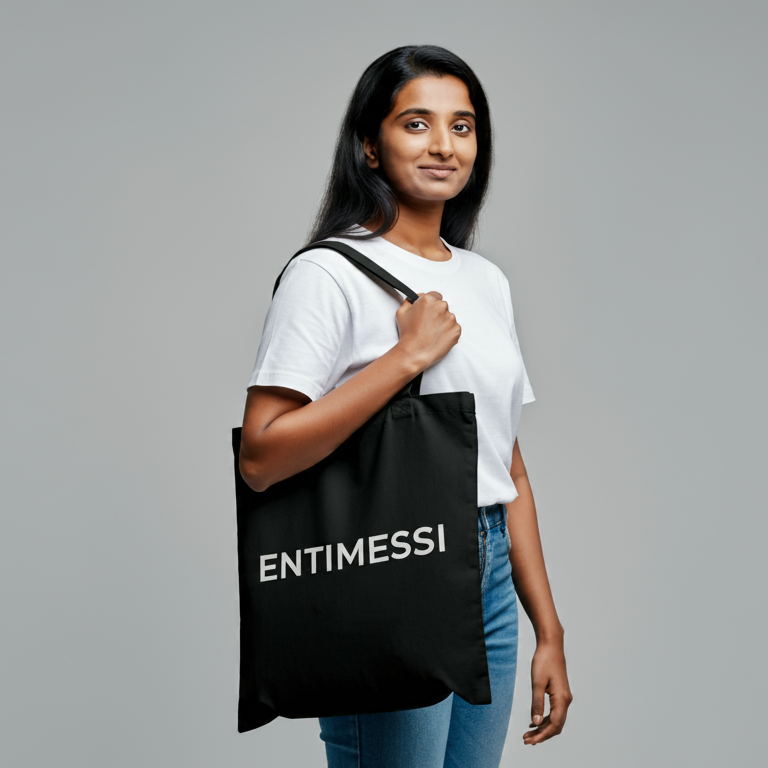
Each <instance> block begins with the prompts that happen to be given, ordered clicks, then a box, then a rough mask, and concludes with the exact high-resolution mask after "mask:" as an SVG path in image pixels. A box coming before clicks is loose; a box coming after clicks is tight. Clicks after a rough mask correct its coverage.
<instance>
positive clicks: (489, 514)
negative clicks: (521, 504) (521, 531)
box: [477, 503, 507, 532]
mask: <svg viewBox="0 0 768 768" xmlns="http://www.w3.org/2000/svg"><path fill="white" fill-rule="evenodd" d="M498 526H501V529H502V531H503V530H504V529H505V528H506V527H507V508H506V506H505V505H504V504H501V503H497V504H489V505H488V506H487V507H478V508H477V530H478V531H483V530H484V531H486V532H487V531H490V530H491V529H492V528H498Z"/></svg>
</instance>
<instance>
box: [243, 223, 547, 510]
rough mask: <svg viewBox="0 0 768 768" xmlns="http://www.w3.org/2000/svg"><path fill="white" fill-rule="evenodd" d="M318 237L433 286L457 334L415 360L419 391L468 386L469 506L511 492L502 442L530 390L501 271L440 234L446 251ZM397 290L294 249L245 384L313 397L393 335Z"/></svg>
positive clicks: (507, 441) (508, 457)
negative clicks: (439, 353) (443, 255)
mask: <svg viewBox="0 0 768 768" xmlns="http://www.w3.org/2000/svg"><path fill="white" fill-rule="evenodd" d="M357 231H358V232H364V231H365V230H363V229H362V228H359V229H357ZM328 239H332V240H339V241H341V242H346V243H348V244H349V245H351V246H352V247H353V248H355V249H357V250H358V251H360V253H362V254H364V255H365V256H368V258H370V259H372V260H373V261H375V262H376V263H377V264H379V265H380V266H381V267H383V268H384V269H385V270H387V272H390V273H391V274H392V275H394V276H395V277H396V278H398V279H399V280H401V281H402V282H403V283H405V284H406V285H407V286H408V287H409V288H410V289H411V290H413V291H414V292H415V293H420V292H424V293H426V292H428V291H438V292H439V293H441V294H442V296H443V299H445V301H447V302H448V309H449V311H450V312H453V314H454V315H455V316H456V322H457V323H458V324H459V325H460V326H461V336H460V338H459V341H458V342H457V344H456V345H455V346H453V347H452V348H451V350H450V351H449V352H448V354H447V355H446V356H445V357H443V358H442V359H441V360H438V361H437V362H436V363H435V364H434V365H431V366H430V367H429V368H427V369H425V371H424V373H423V375H422V381H421V389H420V391H421V393H422V394H425V395H426V394H431V393H434V392H457V391H468V392H472V393H474V395H475V410H476V413H477V432H478V472H477V481H478V483H477V484H478V488H477V505H478V507H481V506H488V505H490V504H496V503H497V502H500V503H506V502H509V501H513V500H514V499H515V498H517V495H518V494H517V490H516V488H515V485H514V483H513V482H512V478H511V476H510V467H511V464H512V448H513V446H514V442H515V438H516V436H517V429H518V425H519V423H520V412H521V409H522V406H523V404H524V403H529V402H531V401H532V400H534V399H535V398H534V395H533V390H532V389H531V384H530V382H529V381H528V374H527V372H526V370H525V364H524V363H523V359H522V356H521V354H520V345H519V343H518V340H517V333H516V331H515V322H514V315H513V311H512V299H511V296H510V289H509V282H508V281H507V278H506V276H505V275H504V273H503V272H502V271H501V269H500V268H499V267H497V266H496V265H495V264H493V263H492V262H490V261H488V259H486V258H484V257H483V256H480V255H479V254H477V253H474V252H472V251H468V250H464V249H462V248H456V247H455V246H452V245H449V244H448V243H446V242H445V240H443V242H444V243H445V245H446V246H447V247H448V248H449V249H450V251H451V254H452V255H451V258H450V259H448V260H447V261H432V260H431V259H426V258H424V257H422V256H418V255H417V254H415V253H411V252H410V251H406V250H405V249H403V248H400V247H399V246H397V245H395V244H394V243H390V242H389V241H388V240H385V239H384V238H382V237H377V238H375V239H372V240H362V241H360V240H357V241H356V240H349V239H345V238H341V237H338V238H328ZM441 239H442V238H441ZM404 298H405V297H404V296H403V295H402V294H401V293H400V292H398V291H396V290H395V289H393V288H391V287H390V286H388V285H386V284H385V283H383V282H381V281H380V280H378V279H374V278H372V277H371V276H370V275H369V273H368V272H364V271H363V270H361V269H360V268H359V267H357V266H355V265H354V264H352V263H351V262H349V261H348V260H347V258H346V257H344V256H342V255H341V254H340V253H337V252H336V251H333V250H330V249H327V248H315V249H313V250H310V251H307V252H305V253H302V254H300V255H299V256H296V257H295V258H294V259H292V260H291V261H290V262H289V264H288V266H287V268H286V269H285V272H284V273H283V276H282V277H281V278H280V285H279V287H278V289H277V292H276V293H275V295H274V298H273V299H272V303H271V304H270V306H269V310H268V311H267V316H266V319H265V321H264V331H263V334H262V338H261V343H260V345H259V350H258V353H257V355H256V364H255V366H254V369H253V374H252V375H251V380H250V383H249V384H248V386H249V387H250V386H253V385H254V384H260V385H264V386H281V387H289V388H291V389H295V390H298V391H299V392H303V393H304V394H306V395H307V396H308V397H310V398H311V399H312V400H317V399H319V398H320V397H322V396H323V395H324V394H326V393H327V392H330V391H331V390H332V389H335V388H336V387H338V386H339V385H340V384H343V383H344V382H345V381H347V380H348V379H350V378H351V377H352V376H354V375H355V374H356V373H357V372H358V371H360V370H361V369H362V368H364V367H365V366H366V365H368V364H369V363H370V362H372V361H373V360H376V359H377V358H379V357H381V356H382V355H383V354H384V353H385V352H387V350H389V349H391V348H392V347H393V346H394V345H395V344H397V342H398V339H399V332H398V327H397V320H396V319H395V312H396V310H397V309H398V307H399V306H400V304H401V303H402V301H403V299H404Z"/></svg>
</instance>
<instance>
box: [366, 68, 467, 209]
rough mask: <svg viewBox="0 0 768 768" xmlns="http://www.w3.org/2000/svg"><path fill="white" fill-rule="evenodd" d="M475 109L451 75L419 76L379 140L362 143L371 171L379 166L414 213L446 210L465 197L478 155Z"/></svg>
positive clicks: (405, 88) (399, 98)
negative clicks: (416, 210) (450, 203)
mask: <svg viewBox="0 0 768 768" xmlns="http://www.w3.org/2000/svg"><path fill="white" fill-rule="evenodd" d="M474 113H475V109H474V107H473V106H472V102H471V101H470V100H469V91H468V90H467V86H466V85H465V84H464V82H463V81H461V80H459V78H457V77H454V76H453V75H445V76H444V77H417V78H415V79H413V80H409V81H408V82H407V83H406V84H405V85H404V86H403V88H402V89H401V90H400V93H399V94H398V95H397V99H396V101H395V106H394V108H393V109H392V111H391V112H390V113H389V114H388V115H387V116H386V117H385V118H384V120H383V121H382V123H381V140H380V144H379V146H374V145H373V144H372V143H371V142H370V141H369V140H368V139H367V138H366V139H365V141H364V142H363V148H364V150H365V156H366V160H367V162H368V165H369V167H371V168H378V167H381V169H382V170H383V172H384V174H385V175H386V177H387V179H389V182H390V184H391V185H392V186H393V187H394V189H395V191H396V193H397V197H398V199H399V200H400V201H401V202H402V203H405V204H406V205H411V206H413V207H415V208H424V207H429V206H430V205H431V204H433V203H438V202H439V203H440V205H442V204H443V203H444V202H445V201H446V200H450V199H451V198H452V197H456V195H458V194H459V192H461V190H462V189H463V188H464V186H465V185H466V183H467V182H468V181H469V177H470V175H471V173H472V166H473V165H474V162H475V157H476V156H477V136H476V133H475V114H474Z"/></svg>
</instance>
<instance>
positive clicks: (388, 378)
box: [240, 291, 461, 491]
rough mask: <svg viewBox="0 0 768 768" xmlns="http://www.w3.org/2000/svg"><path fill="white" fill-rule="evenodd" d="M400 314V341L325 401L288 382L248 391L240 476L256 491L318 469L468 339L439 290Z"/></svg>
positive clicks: (406, 304) (406, 305)
mask: <svg viewBox="0 0 768 768" xmlns="http://www.w3.org/2000/svg"><path fill="white" fill-rule="evenodd" d="M418 296H419V298H418V299H417V300H416V301H414V302H413V303H412V304H411V303H410V301H409V299H404V300H403V303H402V304H401V305H400V307H399V308H398V309H397V311H396V312H395V318H396V320H397V324H398V330H399V334H400V337H399V341H398V342H397V344H395V346H393V347H392V348H391V349H389V350H388V351H387V352H385V353H384V354H383V355H382V356H381V357H379V358H377V359H376V360H373V361H372V362H371V363H369V364H368V365H367V366H366V367H365V368H363V369H362V370H361V371H359V372H358V373H356V374H355V375H354V376H353V377H352V378H351V379H349V380H348V381H345V382H344V383H343V384H341V385H340V386H338V387H336V388H335V389H332V390H331V391H330V392H328V393H326V394H325V395H323V396H322V397H321V398H319V399H318V400H315V401H312V400H310V398H309V397H308V396H307V395H305V394H303V393H301V392H298V391H296V390H293V389H289V388H287V387H276V386H272V387H266V386H253V387H249V389H248V397H247V400H246V403H245V414H244V416H243V431H242V438H241V441H240V474H241V475H242V476H243V479H244V480H245V482H246V483H247V484H248V485H249V486H250V487H251V488H253V489H254V490H255V491H264V490H266V489H267V488H269V486H270V485H273V484H274V483H276V482H278V481H279V480H284V479H285V478H287V477H292V476H293V475H295V474H297V473H299V472H301V471H302V470H304V469H308V468H309V467H312V466H314V465H315V464H317V463H318V462H319V461H322V459H324V458H325V457H326V456H328V455H330V454H331V453H332V452H333V451H334V450H336V448H338V447H339V446H340V445H341V444H342V443H343V442H344V441H345V440H346V439H347V438H348V437H350V436H351V435H352V433H353V432H354V431H355V430H356V429H358V428H359V427H361V426H362V425H363V424H365V422H366V421H368V419H370V418H371V417H372V416H373V415H374V414H375V413H376V412H377V411H379V410H381V409H382V408H383V407H384V406H385V405H386V404H387V403H388V402H389V401H390V400H391V399H392V398H393V397H394V396H395V395H396V394H397V393H398V392H399V391H400V390H401V389H402V388H403V387H404V386H405V385H406V384H407V383H408V382H409V381H410V380H411V379H413V378H414V377H415V376H417V375H418V374H419V372H421V371H423V370H425V369H426V368H428V367H429V366H430V365H433V364H434V363H436V362H437V361H438V360H440V359H441V358H443V357H445V355H447V354H448V352H449V351H450V349H451V348H452V347H453V346H454V345H455V344H456V343H457V342H458V340H459V337H460V336H461V326H460V325H459V324H458V323H457V322H456V316H455V315H454V314H453V313H452V312H449V311H448V302H446V301H445V300H444V299H443V297H442V295H441V294H440V293H438V292H437V291H429V292H428V293H426V294H425V293H419V294H418Z"/></svg>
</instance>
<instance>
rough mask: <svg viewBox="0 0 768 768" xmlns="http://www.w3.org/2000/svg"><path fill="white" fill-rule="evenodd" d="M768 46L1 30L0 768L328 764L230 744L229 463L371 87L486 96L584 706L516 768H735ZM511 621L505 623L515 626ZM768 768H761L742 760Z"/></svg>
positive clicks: (442, 31) (641, 37)
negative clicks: (413, 67) (234, 436)
mask: <svg viewBox="0 0 768 768" xmlns="http://www.w3.org/2000/svg"><path fill="white" fill-rule="evenodd" d="M766 22H768V11H766V6H765V4H764V3H758V2H734V1H733V0H729V2H702V1H699V2H680V1H674V0H673V1H670V0H664V1H663V2H659V1H657V0H651V1H649V0H644V1H643V2H640V1H639V0H637V1H636V2H631V3H625V2H567V1H565V0H563V1H561V2H546V1H542V0H530V1H528V2H496V3H489V2H472V3H466V2H455V1H454V0H443V2H440V3H436V2H418V3H413V2H403V1H402V0H390V2H387V3H385V4H380V3H379V4H376V5H374V4H364V3H353V2H339V1H338V0H331V1H330V2H324V3H310V2H308V1H307V0H305V1H304V2H302V3H300V4H296V3H286V4H284V5H282V6H278V5H277V4H274V3H272V4H257V3H253V2H251V3H246V2H216V3H213V2H207V3H202V2H184V3H182V2H177V3H174V2H167V1H163V2H157V1H155V2H152V3H149V2H135V1H134V2H130V3H128V2H112V3H97V2H68V3H60V2H47V3H40V2H24V3H22V2H7V1H6V2H5V3H3V6H2V12H1V16H0V34H1V35H2V39H0V59H1V63H2V69H1V70H0V71H2V93H1V94H0V95H1V96H2V105H3V108H2V118H1V119H2V134H3V139H2V144H1V145H0V152H2V180H3V184H2V188H3V192H2V194H3V199H2V211H3V226H2V250H3V272H2V274H3V279H2V289H1V290H2V294H0V298H1V301H0V310H1V311H2V320H3V322H2V329H3V330H2V334H3V336H2V338H3V349H2V385H3V389H2V406H1V408H2V422H0V425H1V427H2V470H3V483H2V500H1V503H2V530H1V531H0V567H1V568H2V574H1V575H2V634H1V636H0V637H1V642H2V655H1V656H0V665H1V666H0V702H1V704H2V710H1V711H0V722H1V723H2V725H1V726H0V731H2V738H0V761H2V763H3V764H4V765H8V766H13V767H14V768H16V767H18V768H26V767H27V766H67V767H68V766H78V768H87V767H90V766H94V767H95V766H110V767H111V768H122V767H123V766H125V767H129V766H130V767H131V768H133V766H138V765H141V766H147V768H149V767H153V766H178V765H181V766H189V768H192V767H193V766H211V765H217V766H265V767H266V766H269V768H279V766H321V765H324V764H325V763H324V751H323V747H322V743H321V742H320V740H319V738H318V732H319V727H318V725H317V722H316V721H314V720H305V721H289V720H283V719H281V720H278V721H276V722H274V723H272V724H270V725H268V726H267V727H265V728H263V729H260V730H258V731H252V732H249V733H247V734H242V735H241V734H238V733H237V732H236V706H237V669H238V667H237V664H238V637H237V630H238V602H237V571H236V549H235V528H234V497H233V479H232V460H231V454H230V444H229V440H230V429H231V428H232V427H233V426H235V425H236V424H238V423H240V420H241V418H242V408H243V403H244V397H245V387H246V384H247V380H248V377H249V375H250V371H251V367H252V365H253V361H254V359H255V355H256V349H257V346H258V342H259V339H260V335H261V329H262V323H263V319H264V314H265V312H266V309H267V306H268V303H269V300H270V297H271V288H272V285H273V282H274V279H275V277H276V276H277V273H278V272H279V270H280V269H281V268H282V266H283V265H284V263H285V262H286V261H287V259H288V258H289V256H290V255H291V254H292V253H293V252H294V251H295V250H296V249H297V248H298V247H300V246H301V245H302V243H303V241H304V237H305V234H306V232H307V229H308V226H309V223H310V220H311V217H312V215H313V213H314V210H315V207H316V205H317V203H318V201H319V199H320V194H321V191H322V187H323V184H324V180H325V175H326V173H327V171H328V168H329V162H330V158H331V153H332V149H333V143H334V140H335V137H336V132H337V129H338V125H339V121H340V119H341V114H342V111H343V109H344V106H345V104H346V100H347V98H348V97H349V95H350V93H351V91H352V88H353V86H354V84H355V82H356V81H357V78H358V77H359V75H360V74H361V73H362V71H363V69H364V68H365V67H366V66H367V65H368V64H369V63H370V62H371V61H372V60H373V59H374V58H376V57H377V56H378V55H380V54H382V53H384V52H385V51H387V50H390V49H391V48H393V47H395V46H398V45H403V44H407V43H435V44H439V45H443V46H445V47H447V48H449V49H451V50H453V51H455V52H456V53H457V54H459V55H460V56H462V57H464V58H465V59H466V60H467V61H468V62H469V64H470V65H471V66H472V67H474V68H475V70H476V72H477V74H478V76H479V77H480V79H481V81H482V82H483V84H484V86H485V87H486V89H487V92H488V96H489V99H490V104H491V108H492V113H493V118H494V127H495V131H496V148H497V154H496V166H495V176H494V180H493V196H492V200H491V202H490V204H489V205H488V207H487V210H486V212H485V215H484V220H483V236H482V240H481V242H479V243H478V244H477V246H476V250H478V251H479V252H481V253H482V254H483V255H485V256H486V257H487V258H489V259H491V260H493V261H495V262H496V263H498V264H500V265H502V267H503V268H504V269H505V271H506V273H507V274H508V276H509V278H510V283H511V286H512V293H513V301H514V305H515V313H516V319H517V324H518V332H519V336H520V342H521V346H522V350H523V354H524V356H525V360H526V364H527V367H528V372H529V375H530V378H531V382H532V385H533V388H534V391H535V393H536V397H537V401H536V402H535V403H534V404H531V405H528V406H526V407H525V409H524V415H523V421H522V425H521V430H520V444H521V448H522V452H523V456H524V457H525V460H526V464H527V466H528V470H529V474H530V477H531V482H532V486H533V489H534V493H535V497H536V501H537V508H538V513H539V517H540V525H541V532H542V537H543V541H544V546H545V554H546V558H547V563H548V569H549V574H550V578H551V582H552V586H553V590H554V594H555V599H556V604H557V607H558V610H559V612H560V616H561V620H562V622H563V624H564V626H565V628H566V652H567V659H568V668H569V673H570V679H571V684H572V688H573V691H574V694H575V701H574V704H573V706H572V707H571V712H570V715H569V718H568V723H567V725H566V729H565V731H564V732H563V734H562V735H560V736H559V737H557V738H555V739H553V740H551V741H549V742H547V743H546V744H544V745H542V748H541V749H540V750H531V749H530V748H527V750H526V748H525V747H524V746H523V744H522V733H523V732H524V731H525V730H526V728H527V725H528V722H529V720H528V716H529V707H530V682H529V680H530V657H531V654H532V652H533V647H534V645H533V634H532V630H531V627H530V624H529V623H528V621H527V619H525V618H524V619H523V621H522V622H521V647H520V663H519V668H518V681H517V688H516V698H515V705H514V709H513V715H512V721H511V726H510V731H509V736H508V739H507V747H506V751H505V755H504V758H503V765H505V766H512V765H519V764H526V765H547V766H562V765H566V764H567V765H569V766H573V767H574V768H575V767H576V766H590V768H595V767H596V766H606V767H607V766H611V767H612V768H613V767H614V766H619V765H620V766H627V767H631V766H648V765H658V766H679V765H700V766H720V765H724V764H725V762H726V760H728V761H729V762H731V763H733V764H745V765H746V764H754V762H755V760H756V759H757V755H758V754H759V752H758V745H757V733H758V729H759V728H760V727H761V726H762V725H763V724H764V721H765V715H766V710H765V704H764V701H763V700H764V689H765V684H766V662H765V642H764V632H765V628H766V616H765V609H764V606H765V597H766V596H765V593H764V591H763V590H762V586H763V583H764V581H765V576H766V573H765V569H764V565H763V562H764V558H763V552H762V550H763V548H764V541H765V533H766V525H765V522H764V517H765V511H766V510H765V503H764V501H763V499H764V494H763V492H762V488H761V487H760V486H759V485H758V483H759V479H760V474H759V473H760V470H761V469H762V468H763V467H764V466H765V458H766V452H765V448H764V445H765V433H766V426H768V425H766V418H765V417H766V408H765V404H764V393H765V386H766V375H765V374H766V365H765V353H764V349H765V334H764V328H765V317H764V310H763V306H764V303H765V300H764V296H765V277H766V268H765V256H766V235H765V219H766V202H768V200H767V199H766V198H767V197H768V195H766V177H767V172H768V167H766V166H767V165H768V164H767V163H766V158H767V154H768V153H767V151H766V141H765V138H766V135H768V124H767V123H768V121H767V120H766V118H767V117H768V108H767V107H766V100H765V74H766V71H767V67H768V60H767V59H768V54H767V53H766V45H765V30H766ZM521 615H522V614H521ZM763 751H764V750H763Z"/></svg>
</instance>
